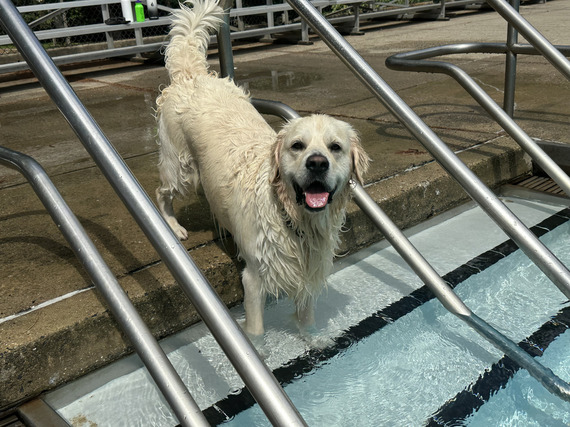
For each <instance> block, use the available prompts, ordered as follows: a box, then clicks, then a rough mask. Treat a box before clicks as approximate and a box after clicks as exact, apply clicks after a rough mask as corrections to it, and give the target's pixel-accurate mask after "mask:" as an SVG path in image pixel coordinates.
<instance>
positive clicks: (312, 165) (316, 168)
mask: <svg viewBox="0 0 570 427" xmlns="http://www.w3.org/2000/svg"><path fill="white" fill-rule="evenodd" d="M305 167H306V168H307V169H308V170H310V171H311V172H315V173H323V172H326V171H327V170H328V168H329V161H328V159H327V158H326V157H325V156H323V155H321V154H313V155H312V156H310V157H309V158H308V159H307V162H306V163H305Z"/></svg>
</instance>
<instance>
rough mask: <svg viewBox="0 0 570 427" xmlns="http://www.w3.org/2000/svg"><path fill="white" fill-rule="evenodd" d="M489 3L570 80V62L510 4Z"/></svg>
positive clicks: (501, 0)
mask: <svg viewBox="0 0 570 427" xmlns="http://www.w3.org/2000/svg"><path fill="white" fill-rule="evenodd" d="M487 3H489V5H490V6H491V7H492V8H493V9H495V11H497V13H498V14H499V15H501V16H502V17H503V18H504V19H505V21H507V22H509V23H510V24H512V26H513V27H515V28H516V29H517V30H518V32H519V33H520V34H521V35H522V36H523V37H524V38H525V39H526V40H527V41H528V42H529V43H530V44H531V45H533V46H534V47H535V48H536V49H537V50H538V51H539V52H540V53H542V55H543V56H544V57H545V58H546V59H547V60H548V61H549V62H550V63H551V64H552V65H553V66H554V67H555V68H556V69H557V70H558V71H560V72H561V73H562V74H563V75H564V76H565V77H566V78H567V79H569V80H570V61H568V59H566V57H565V56H564V55H562V53H560V51H559V50H558V49H556V48H555V47H554V46H553V45H552V44H551V43H550V42H549V41H548V40H547V39H546V38H545V37H544V36H543V35H542V34H540V33H539V32H538V31H537V30H536V29H535V28H534V27H533V26H532V25H531V24H530V23H529V22H528V21H527V20H526V19H524V18H523V17H522V16H521V15H520V14H519V13H518V12H517V11H516V10H515V9H514V8H513V7H511V5H510V4H509V3H507V2H506V1H505V0H487Z"/></svg>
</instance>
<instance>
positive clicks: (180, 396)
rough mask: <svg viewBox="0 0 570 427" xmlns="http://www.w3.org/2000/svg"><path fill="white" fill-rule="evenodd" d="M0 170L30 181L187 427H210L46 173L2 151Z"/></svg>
mask: <svg viewBox="0 0 570 427" xmlns="http://www.w3.org/2000/svg"><path fill="white" fill-rule="evenodd" d="M0 164H4V165H5V166H8V167H11V168H14V169H16V170H18V171H19V172H20V173H21V174H22V175H24V177H25V178H26V179H27V180H28V182H29V183H30V185H31V186H32V188H33V190H34V192H35V193H36V194H37V196H38V198H39V199H40V200H41V202H42V203H43V205H44V206H45V208H46V210H47V211H48V213H49V214H50V216H51V217H52V219H53V221H54V222H55V223H56V225H57V226H58V228H59V230H60V231H61V233H62V234H63V236H64V237H65V239H66V240H67V242H68V243H69V246H70V247H71V249H72V250H73V252H74V253H75V256H76V257H77V258H78V259H79V260H80V261H81V264H82V265H83V267H84V268H85V270H86V271H87V273H88V274H89V276H90V277H91V280H92V281H93V283H94V284H95V287H96V288H97V290H98V291H99V292H100V294H101V295H102V296H103V298H104V299H105V302H106V304H107V306H108V307H109V309H110V310H111V313H112V314H113V316H114V317H115V319H117V323H118V324H119V326H120V327H121V328H122V329H123V331H124V332H125V334H126V335H127V337H128V338H129V340H130V342H131V343H132V344H133V347H134V348H135V350H136V352H137V354H138V355H139V357H140V358H141V360H142V361H143V363H144V364H145V366H146V367H147V369H148V371H149V373H150V375H151V376H152V378H153V380H154V382H155V383H156V385H157V386H158V388H159V390H160V391H161V392H162V394H163V395H164V397H165V399H166V401H167V402H168V403H169V404H170V407H171V408H172V410H173V412H174V413H175V414H176V416H177V417H178V418H179V419H180V420H181V421H180V422H181V423H182V425H189V424H191V425H208V423H207V421H206V418H205V417H204V415H203V414H202V412H201V411H200V408H199V407H198V405H197V404H196V402H195V401H194V399H193V398H192V396H191V395H190V393H189V392H188V390H187V388H186V386H185V385H184V383H183V382H182V380H181V379H180V377H179V376H178V374H177V373H176V370H175V369H174V367H173V366H172V364H171V363H170V361H169V360H168V358H167V357H166V354H164V351H163V350H162V348H161V347H160V345H159V344H158V342H157V341H156V339H155V338H154V337H153V335H152V332H151V331H150V330H149V328H148V327H147V325H146V324H145V323H144V321H143V320H142V318H141V316H140V315H139V313H138V312H137V310H136V309H135V307H134V306H133V304H132V302H131V300H130V299H129V297H128V296H127V294H126V292H125V291H124V290H123V288H121V285H119V282H118V281H117V279H116V277H115V275H114V274H113V273H112V272H111V270H110V269H109V267H108V266H107V264H106V263H105V261H104V260H103V258H102V257H101V255H100V254H99V252H98V251H97V248H96V247H95V245H94V244H93V241H92V240H91V239H90V238H89V237H88V236H87V233H86V232H85V230H84V228H83V226H82V225H81V223H80V222H79V220H78V219H77V217H76V216H75V215H74V214H73V212H72V211H71V209H70V208H69V206H68V205H67V203H66V202H65V200H64V199H63V197H62V196H61V194H60V193H59V192H58V191H57V188H56V187H55V185H54V184H53V182H52V181H51V180H50V179H49V177H48V175H47V173H46V172H45V170H44V169H43V168H42V167H41V165H40V164H39V163H38V162H36V161H35V160H34V159H32V158H31V157H29V156H26V155H25V154H22V153H19V152H17V151H13V150H10V149H8V148H5V147H1V146H0ZM184 419H186V420H187V421H186V422H184V421H183V420H184Z"/></svg>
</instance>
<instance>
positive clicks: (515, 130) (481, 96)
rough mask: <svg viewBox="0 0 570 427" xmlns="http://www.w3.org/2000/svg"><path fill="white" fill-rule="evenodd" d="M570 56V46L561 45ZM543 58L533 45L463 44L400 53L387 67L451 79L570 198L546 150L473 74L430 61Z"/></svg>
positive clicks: (569, 183) (568, 181)
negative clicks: (479, 56) (468, 56)
mask: <svg viewBox="0 0 570 427" xmlns="http://www.w3.org/2000/svg"><path fill="white" fill-rule="evenodd" d="M559 48H560V49H561V50H562V51H564V52H567V53H568V54H570V46H560V47H559ZM509 52H512V53H514V54H523V53H524V54H527V55H539V54H540V52H539V51H538V50H537V49H536V48H534V47H533V46H529V45H518V44H517V45H513V46H510V47H509V46H507V45H506V44H501V43H463V44H452V45H445V46H438V47H432V48H427V49H422V50H417V51H413V52H405V53H398V54H396V55H392V56H390V57H389V58H388V59H386V66H387V67H388V68H390V69H393V70H398V71H418V72H425V73H440V74H446V75H448V76H451V77H452V78H453V79H455V81H457V83H459V84H460V85H461V86H462V87H463V88H464V89H465V91H466V92H467V93H469V95H471V96H472V97H473V99H475V101H477V102H478V103H479V105H481V107H483V108H484V109H485V111H487V113H488V114H489V115H490V116H491V117H492V118H493V119H495V121H496V122H497V123H498V124H499V125H500V126H501V127H502V128H503V129H504V130H505V131H506V132H507V133H508V134H509V135H510V136H511V138H513V140H515V141H516V142H517V143H518V144H519V145H520V146H521V147H522V149H523V150H525V151H526V152H527V153H528V154H529V155H530V156H531V158H532V159H533V160H534V161H535V162H536V163H537V164H538V165H539V166H540V167H541V168H542V170H544V171H545V172H546V173H547V174H548V175H549V176H550V177H551V178H552V179H553V180H554V181H555V182H556V183H557V184H558V185H559V186H560V188H562V190H563V191H564V192H565V193H566V194H567V195H569V196H570V178H569V177H568V175H567V174H566V173H565V172H564V171H563V170H562V169H561V168H560V166H558V165H557V164H556V162H554V160H552V159H551V158H550V157H549V156H548V155H547V154H546V153H545V152H544V151H543V150H542V148H540V147H539V146H538V144H536V142H534V140H533V139H532V138H531V137H530V136H528V135H527V134H526V133H525V132H524V131H523V130H522V129H521V128H520V126H519V125H518V124H517V123H516V122H515V121H514V120H513V119H512V118H511V116H510V115H509V114H507V113H506V112H505V110H503V109H502V108H501V107H500V106H499V105H498V104H497V103H496V102H495V101H494V100H493V98H491V97H490V96H489V95H488V94H487V92H485V91H484V90H483V89H482V88H481V87H480V86H479V85H478V84H477V83H476V82H475V80H473V79H472V78H471V77H470V76H469V74H467V73H466V72H465V71H464V70H462V69H461V68H460V67H458V66H457V65H454V64H451V63H449V62H442V61H430V60H428V59H430V58H434V57H437V56H443V55H453V54H458V53H500V54H507V53H509Z"/></svg>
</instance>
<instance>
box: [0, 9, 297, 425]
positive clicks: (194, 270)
mask: <svg viewBox="0 0 570 427" xmlns="http://www.w3.org/2000/svg"><path fill="white" fill-rule="evenodd" d="M0 23H1V24H2V27H3V28H4V30H5V31H6V32H7V33H8V34H9V35H10V38H11V39H12V41H13V42H14V44H15V45H16V46H17V47H18V50H19V51H20V52H21V53H22V55H23V57H24V58H25V59H26V61H27V62H28V64H29V66H30V68H31V69H32V71H33V72H34V74H35V75H36V77H37V79H38V80H39V81H40V83H41V84H42V86H43V87H44V89H45V90H46V92H47V93H48V94H49V96H50V97H51V99H52V100H53V101H54V102H55V104H56V105H57V107H58V108H59V110H60V111H61V113H62V114H63V115H64V116H65V118H66V119H67V121H68V123H69V124H70V125H71V127H72V128H73V130H74V131H75V133H76V134H77V136H78V137H79V139H80V141H81V142H82V143H83V146H84V147H85V148H86V150H87V151H88V152H89V154H90V155H91V157H92V158H93V160H94V161H95V163H96V164H97V166H98V167H99V168H100V169H101V171H102V172H103V175H104V176H105V177H106V179H107V180H108V181H109V183H110V184H111V186H112V187H113V189H114V190H115V192H116V193H117V195H118V196H119V197H120V198H121V200H122V202H123V203H124V204H125V206H126V207H127V208H128V210H129V212H130V213H131V215H132V216H133V218H134V219H135V220H136V221H137V223H138V225H139V226H140V227H141V229H142V230H143V232H144V233H145V234H146V236H147V238H148V239H149V241H150V242H151V243H152V245H153V246H154V248H155V249H156V251H157V252H158V254H159V255H160V256H161V258H162V260H163V262H164V263H165V265H166V266H167V267H168V269H169V270H170V272H171V273H172V275H173V276H174V278H175V280H176V282H177V283H178V284H179V285H180V286H181V287H182V289H183V290H184V292H185V293H186V295H187V296H188V298H189V299H190V300H191V301H192V303H193V305H194V307H195V308H196V311H197V312H198V314H199V315H200V317H201V318H202V320H203V321H204V323H205V324H206V326H207V327H208V328H209V330H210V331H211V332H212V335H213V336H214V338H215V339H216V341H217V342H218V344H219V345H220V347H221V348H222V350H223V351H224V352H225V354H226V355H227V356H228V359H229V360H230V362H231V363H232V365H233V366H234V367H235V369H236V371H237V372H238V374H239V375H240V376H241V378H242V380H243V381H244V383H245V384H246V386H247V387H248V389H249V391H250V392H251V394H252V396H253V397H254V398H255V400H256V401H257V402H258V403H259V405H260V407H261V408H262V409H263V411H264V412H265V414H266V415H267V417H268V419H269V420H270V421H271V422H272V423H273V424H274V425H283V426H292V425H305V422H304V420H303V419H302V417H301V415H300V414H299V412H298V411H297V409H296V408H295V407H294V406H293V405H292V403H291V401H290V400H289V398H288V396H287V395H286V394H285V392H284V391H283V389H282V388H281V386H280V385H279V383H278V382H277V380H276V379H275V377H274V376H273V374H272V373H271V371H270V370H269V369H268V368H267V366H266V365H265V364H264V363H263V361H262V360H261V358H260V357H259V354H258V353H257V351H256V350H255V348H254V347H253V345H252V344H251V342H250V341H249V340H248V338H247V337H246V335H245V334H244V332H243V331H242V330H241V329H240V327H239V326H238V324H237V323H236V321H235V320H234V319H233V318H232V316H231V315H230V313H229V311H228V309H227V307H226V306H225V305H224V304H223V302H222V301H221V300H220V298H219V297H218V295H217V294H216V293H215V291H214V290H213V289H212V287H211V286H210V284H209V283H208V281H207V279H206V278H205V277H204V276H203V274H202V273H201V272H200V270H199V269H198V267H197V266H196V264H195V263H194V262H193V260H192V259H191V258H190V256H189V254H188V252H187V251H186V249H185V248H184V246H183V245H182V244H181V243H180V242H179V240H178V239H177V237H176V236H175V235H174V233H173V232H172V230H171V229H170V227H169V226H168V225H167V224H166V222H165V221H164V219H163V218H162V216H161V215H160V213H159V212H158V211H157V209H156V208H155V206H154V205H153V203H152V202H151V201H150V199H149V198H148V196H147V194H146V193H145V192H144V190H143V189H142V188H141V186H140V185H139V183H138V182H137V180H136V179H135V178H134V176H133V175H132V173H131V172H130V170H129V169H128V167H127V166H126V164H125V163H124V161H123V159H122V158H121V157H120V156H119V154H118V153H117V152H116V150H115V149H114V148H113V146H112V145H111V143H110V142H109V140H108V139H107V138H106V137H105V135H104V134H103V132H102V131H101V129H100V128H99V126H98V125H97V123H96V122H95V120H94V119H93V118H92V117H91V115H90V114H89V113H88V112H87V110H86V109H85V107H84V106H83V105H82V104H81V102H80V100H79V98H78V97H77V95H76V94H75V93H74V92H73V90H72V88H71V86H70V85H69V83H68V82H67V81H66V80H65V78H64V77H63V76H62V74H61V73H60V72H59V70H58V69H57V67H56V66H55V64H54V63H53V61H52V60H51V59H50V58H49V56H48V55H47V53H46V52H45V50H44V49H43V48H42V46H41V45H40V43H39V42H38V40H37V38H36V37H34V34H33V33H32V31H31V30H30V29H29V28H28V26H27V25H26V23H25V22H24V20H23V19H22V17H21V16H20V14H19V13H18V10H17V9H16V8H15V6H14V5H13V4H12V2H11V1H10V0H0ZM118 320H121V319H120V318H119V319H118ZM159 372H162V369H161V368H159ZM161 375H162V373H161ZM180 393H184V391H174V395H175V396H177V395H178V394H180ZM165 397H167V398H168V397H169V394H167V395H166V396H165ZM169 403H172V402H169ZM172 409H173V411H175V414H176V416H177V418H178V420H179V422H180V423H181V424H183V425H190V424H192V423H194V422H195V423H197V424H198V425H200V423H201V420H200V416H198V415H197V414H196V413H195V411H194V409H193V408H190V407H188V406H185V407H182V406H176V405H174V404H173V407H172ZM200 415H202V414H200Z"/></svg>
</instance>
